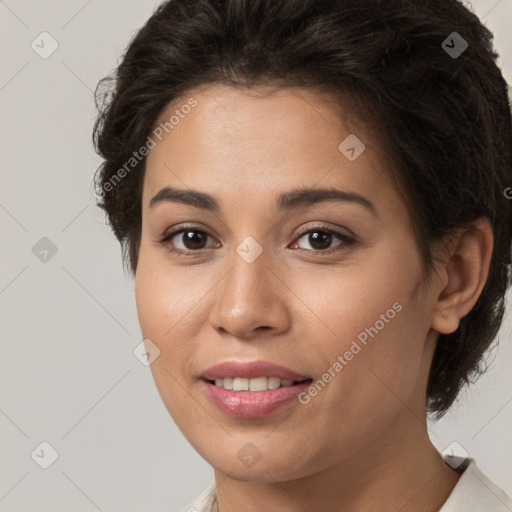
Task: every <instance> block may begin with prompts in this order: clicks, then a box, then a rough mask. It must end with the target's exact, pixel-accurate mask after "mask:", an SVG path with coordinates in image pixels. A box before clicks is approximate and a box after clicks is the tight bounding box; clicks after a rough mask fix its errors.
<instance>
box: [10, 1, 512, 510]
mask: <svg viewBox="0 0 512 512" xmlns="http://www.w3.org/2000/svg"><path fill="white" fill-rule="evenodd" d="M158 3H159V2H157V1H156V0H154V1H151V0H145V1H141V0H138V1H135V0H107V1H101V2H100V1H99V0H89V1H86V0H72V1H71V0H66V1H64V0H59V1H57V0H53V1H40V2H34V1H28V0H5V1H4V0H0V38H1V43H0V44H1V48H2V53H1V55H2V59H1V75H0V112H1V123H0V130H1V132H0V145H1V155H2V160H1V163H2V182H1V186H0V224H1V240H2V243H1V244H0V251H1V267H0V269H1V271H0V315H1V318H0V322H1V324H0V325H1V338H0V339H1V344H2V345H1V357H0V365H1V368H0V379H1V388H0V389H1V397H0V429H1V430H0V432H1V436H0V443H1V445H0V446H1V459H0V460H1V465H0V511H3V512H15V511H16V512H67V511H70V510H73V511H75V512H78V511H80V512H81V511H84V512H88V511H91V512H93V511H96V510H100V511H103V512H111V511H112V512H113V511H120V510H123V511H125V512H131V511H144V512H152V511H154V512H157V511H158V512H161V511H162V512H163V511H168V512H174V511H177V510H179V509H180V508H181V507H183V506H185V505H186V504H187V503H188V502H189V501H190V500H191V499H192V498H193V497H195V495H197V494H198V492H199V491H200V490H201V489H202V488H203V486H204V485H206V484H207V483H208V481H209V480H210V479H211V478H212V477H213V471H212V469H211V468H210V466H209V465H208V464H207V463H206V462H205V461H203V460H202V458H201V457H199V455H197V454H196V452H195V451H194V450H193V449H192V448H191V447H190V446H189V444H188V443H187V441H186V440H185V438H184V437H183V436H182V434H181V433H180V431H179V430H178V429H177V427H176V426H175V425H174V423H173V421H172V419H171V418H170V416H169V415H168V413H167V411H166V409H165V407H164V405H163V403H162V402H161V400H160V397H159V395H158V393H157V390H156V387H155V385H154V383H153V380H152V377H151V373H150V370H149V368H148V367H146V366H144V365H143V364H141V363H140V362H139V360H138V359H137V358H136V357H135V356H134V355H133V350H134V348H135V347H136V346H137V345H138V344H139V343H140V342H141V339H142V338H141V333H140V329H139V326H138V322H137V316H136V309H135V301H134V293H133V281H132V280H131V279H130V278H128V277H127V276H125V275H124V274H123V270H122V266H121V261H120V248H119V245H118V243H117V241H116V240H115V239H114V237H113V235H112V234H111V232H110V230H109V228H108V227H107V226H106V224H105V219H104V216H103V214H102V212H101V211H100V210H99V209H98V208H97V207H96V206H95V205H94V196H93V193H92V188H91V182H92V177H93V173H94V171H95V170H96V168H97V167H98V165H99V164H100V160H99V158H98V157H97V155H95V154H94V152H93V149H92V144H91V133H92V126H93V122H94V118H95V115H96V111H95V107H94V101H93V91H94V88H95V87H96V84H97V82H98V81H99V80H100V78H102V77H103V76H105V75H106V74H108V73H110V72H111V71H112V70H113V69H114V67H115V66H116V64H117V63H118V61H119V58H120V56H121V54H122V52H123V50H124V49H125V47H126V45H127V43H128V41H129V39H130V37H131V36H133V34H134V33H135V32H136V30H137V29H138V28H139V27H140V26H141V25H142V24H143V23H144V22H145V21H146V19H147V18H148V17H149V16H150V15H151V13H152V12H153V10H154V8H155V7H156V6H157V5H158ZM472 4H473V5H472V6H471V8H472V9H474V10H475V11H476V13H477V14H478V15H479V17H480V19H483V21H484V23H485V24H486V25H487V26H488V27H489V28H490V29H491V30H492V32H493V33H494V34H495V44H496V48H497V50H498V52H499V53H500V66H501V67H502V69H503V72H504V75H505V78H506V79H507V80H508V81H509V83H511V81H512V35H511V31H510V25H511V22H512V0H501V1H496V0H478V1H475V2H473V3H472ZM453 22H454V27H456V22H457V20H453ZM42 32H47V33H48V34H45V35H42V36H41V33H42ZM41 38H43V39H44V43H41V42H40V41H41ZM34 41H35V42H34ZM38 41H39V43H38ZM33 42H34V43H33ZM55 44H58V48H57V49H56V51H54V53H53V54H51V55H50V56H48V57H47V58H43V57H42V56H41V53H43V54H44V52H45V51H46V52H49V51H51V49H52V45H55ZM468 129H471V127H468ZM511 186H512V183H511ZM509 318H510V317H509ZM511 328H512V324H511V321H510V319H508V320H507V321H506V323H505V325H504V326H503V329H502V331H501V334H500V339H501V346H500V348H499V349H497V350H495V351H494V352H493V353H492V354H491V355H490V357H489V364H490V370H489V372H488V374H486V375H485V376H484V377H483V378H481V379H480V381H479V382H478V383H477V385H476V386H474V387H473V388H472V389H471V390H470V391H468V392H465V393H464V394H463V396H462V398H461V401H460V402H459V404H458V405H457V407H455V408H454V409H453V411H452V412H451V413H450V414H448V415H447V416H446V417H445V418H444V419H443V420H442V421H440V422H439V423H437V424H433V425H431V428H430V431H431V435H432V440H433V442H434V443H435V445H436V446H437V447H438V448H439V450H440V451H442V450H444V449H445V448H446V447H447V446H449V445H450V444H451V443H452V442H457V443H458V446H460V447H461V448H462V449H464V450H466V451H467V452H468V453H469V455H470V456H471V457H474V458H475V459H476V460H477V462H478V464H479V466H480V468H481V469H482V470H483V471H484V472H485V473H486V474H487V475H488V476H489V477H490V478H491V479H492V480H493V481H494V482H495V483H497V484H498V485H499V486H501V487H502V488H503V489H504V490H505V491H506V492H507V493H508V494H509V495H510V494H512V471H511V468H510V461H511V460H512V437H511V436H510V432H511V426H512V404H511V402H512V385H511V384H512V372H511V371H510V369H511V368H512V348H511ZM41 443H48V444H41ZM458 449H460V448H458ZM53 450H55V452H56V453H57V454H58V456H57V458H56V460H54V462H53V463H52V464H51V465H50V466H49V467H48V468H47V469H44V468H43V467H41V465H44V464H45V463H49V462H51V461H52V454H54V452H53ZM53 458H55V455H53ZM45 461H46V462H45Z"/></svg>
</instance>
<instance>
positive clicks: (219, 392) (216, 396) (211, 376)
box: [200, 360, 312, 418]
mask: <svg viewBox="0 0 512 512" xmlns="http://www.w3.org/2000/svg"><path fill="white" fill-rule="evenodd" d="M200 377H201V379H202V381H201V384H202V386H203V389H204V391H205V393H206V395H207V396H208V397H209V398H210V400H211V401H212V403H213V404H214V405H215V406H216V407H217V408H218V409H219V410H220V411H222V412H224V413H225V414H227V415H229V416H235V417H238V418H262V417H264V416H268V415H270V414H272V413H273V412H274V411H276V410H277V409H279V408H280V407H282V406H284V405H286V404H289V403H290V402H291V401H292V400H293V399H294V398H296V397H297V395H299V394H300V393H301V392H302V391H304V390H305V389H307V388H308V386H309V385H310V384H311V380H312V379H311V378H310V377H308V376H305V375H301V374H299V373H297V372H295V371H293V370H291V369H290V368H287V367H285V366H282V365H280V364H276V363H271V362H269V361H262V360H258V361H224V362H222V363H218V364H216V365H214V366H211V367H210V368H208V369H207V370H206V371H204V372H203V373H202V374H201V376H200ZM235 377H241V378H244V379H255V378H257V377H279V378H280V379H288V380H292V381H295V382H297V384H295V385H293V386H283V387H280V388H278V389H267V390H266V391H232V390H228V389H224V388H221V387H219V386H216V385H215V384H213V383H212V382H209V381H214V380H215V379H225V378H235ZM298 403H299V402H298V401H297V404H298Z"/></svg>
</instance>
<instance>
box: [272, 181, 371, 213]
mask: <svg viewBox="0 0 512 512" xmlns="http://www.w3.org/2000/svg"><path fill="white" fill-rule="evenodd" d="M323 201H343V202H348V203H354V204H358V205H360V206H363V207H364V208H366V209H368V210H369V211H370V212H371V213H372V214H373V215H374V216H375V217H379V214H378V213H377V209H376V208H375V206H374V204H373V203H372V202H371V201H370V200H369V199H367V198H366V197H364V196H362V195H360V194H357V193H356V192H347V191H344V190H339V189H337V188H301V189H295V190H291V191H290V192H286V193H285V194H281V195H280V196H279V200H278V208H279V210H285V209H286V210H290V209H292V208H299V207H301V206H310V205H313V204H316V203H320V202H323Z"/></svg>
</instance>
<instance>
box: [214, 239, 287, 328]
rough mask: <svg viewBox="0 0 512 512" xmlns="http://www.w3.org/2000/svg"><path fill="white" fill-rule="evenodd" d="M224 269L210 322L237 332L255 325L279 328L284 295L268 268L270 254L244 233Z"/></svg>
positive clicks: (284, 310)
mask: <svg viewBox="0 0 512 512" xmlns="http://www.w3.org/2000/svg"><path fill="white" fill-rule="evenodd" d="M228 264H229V266H230V268H229V269H227V270H228V272H227V274H226V275H225V277H224V279H222V281H221V283H219V285H220V287H219V293H218V295H217V301H216V304H215V307H214V313H213V314H212V323H213V324H214V326H215V327H216V328H223V329H224V330H226V331H229V332H231V333H232V334H236V335H237V336H244V337H245V336H249V335H250V332H251V331H253V330H254V329H256V328H258V327H263V326H264V327H267V328H269V327H271V328H273V329H277V330H281V329H284V328H286V326H287V323H288V308H287V304H286V297H285V296H284V294H282V293H281V292H280V289H281V288H282V287H280V286H279V285H277V286H276V283H274V282H272V280H275V279H276V278H275V275H274V272H273V271H272V258H271V255H270V253H268V252H267V251H266V250H265V249H264V248H263V247H262V246H261V245H260V244H259V243H258V242H257V241H256V240H255V239H254V238H253V237H246V238H244V239H243V240H242V242H240V243H239V245H238V246H236V247H235V248H234V250H233V252H232V254H231V256H230V258H229V263H228Z"/></svg>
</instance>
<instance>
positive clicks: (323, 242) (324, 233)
mask: <svg viewBox="0 0 512 512" xmlns="http://www.w3.org/2000/svg"><path fill="white" fill-rule="evenodd" d="M302 239H304V240H305V242H306V244H309V247H307V246H303V245H301V243H300V240H302ZM336 239H338V240H339V241H340V242H341V243H338V244H336V245H335V246H331V244H332V243H333V241H335V240H336ZM297 240H298V242H296V243H295V244H294V245H295V246H296V247H298V248H299V249H304V250H307V251H314V252H322V251H323V252H331V250H333V251H334V250H337V249H338V248H339V249H341V248H343V246H345V245H350V244H353V243H354V240H353V239H352V238H350V237H349V236H347V235H344V234H343V233H338V232H336V231H332V230H330V229H325V228H322V229H319V228H316V229H310V230H308V231H306V232H304V233H302V234H301V235H300V236H299V238H298V239H297ZM340 246H341V247H340Z"/></svg>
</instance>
